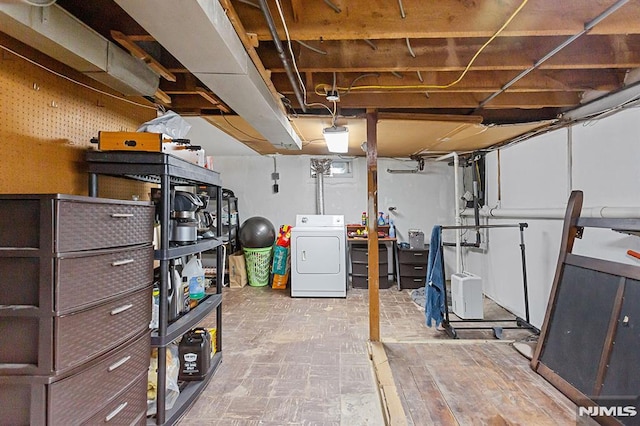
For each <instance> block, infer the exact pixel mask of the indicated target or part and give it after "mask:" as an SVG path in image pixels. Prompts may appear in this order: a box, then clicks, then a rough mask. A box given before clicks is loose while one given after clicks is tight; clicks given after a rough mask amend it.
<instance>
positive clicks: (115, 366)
mask: <svg viewBox="0 0 640 426" xmlns="http://www.w3.org/2000/svg"><path fill="white" fill-rule="evenodd" d="M130 359H131V355H129V356H125V357H124V358H122V359H121V360H119V361H116V362H114V363H113V364H111V365H110V366H109V368H107V371H108V372H109V373H111V372H112V371H113V370H115V369H116V368H118V367H120V366H122V365H123V364H124V363H125V362H127V361H129V360H130Z"/></svg>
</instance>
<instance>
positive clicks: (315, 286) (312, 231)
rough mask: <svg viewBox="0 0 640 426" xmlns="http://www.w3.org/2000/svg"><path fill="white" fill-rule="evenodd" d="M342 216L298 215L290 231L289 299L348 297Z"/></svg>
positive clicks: (344, 231) (344, 234)
mask: <svg viewBox="0 0 640 426" xmlns="http://www.w3.org/2000/svg"><path fill="white" fill-rule="evenodd" d="M346 240H347V233H346V229H345V227H344V216H342V215H297V216H296V226H294V227H293V229H292V230H291V296H292V297H347V272H346V265H347V252H346Z"/></svg>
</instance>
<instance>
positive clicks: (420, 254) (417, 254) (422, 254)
mask: <svg viewBox="0 0 640 426" xmlns="http://www.w3.org/2000/svg"><path fill="white" fill-rule="evenodd" d="M413 255H414V256H424V253H413Z"/></svg>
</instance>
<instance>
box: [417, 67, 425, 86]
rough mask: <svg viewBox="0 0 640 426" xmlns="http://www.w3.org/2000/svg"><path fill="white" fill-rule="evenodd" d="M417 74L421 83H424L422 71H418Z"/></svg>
mask: <svg viewBox="0 0 640 426" xmlns="http://www.w3.org/2000/svg"><path fill="white" fill-rule="evenodd" d="M416 74H418V80H420V83H424V78H422V73H421V72H420V70H418V71H416Z"/></svg>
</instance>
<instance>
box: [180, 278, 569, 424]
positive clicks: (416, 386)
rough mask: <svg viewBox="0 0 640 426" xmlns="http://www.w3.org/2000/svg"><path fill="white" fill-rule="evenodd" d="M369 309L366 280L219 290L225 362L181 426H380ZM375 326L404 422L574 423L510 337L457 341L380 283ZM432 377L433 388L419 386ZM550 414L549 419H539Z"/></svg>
mask: <svg viewBox="0 0 640 426" xmlns="http://www.w3.org/2000/svg"><path fill="white" fill-rule="evenodd" d="M368 314H369V308H368V292H367V290H365V289H350V290H349V291H348V295H347V298H346V299H307V298H291V297H290V296H289V292H288V290H284V291H275V290H271V289H270V288H268V287H263V288H259V287H248V286H247V287H244V288H241V289H236V288H234V289H229V288H225V289H224V291H223V333H222V339H223V342H222V345H223V361H222V364H221V365H220V367H219V368H218V371H217V372H216V374H215V376H214V377H213V378H212V380H211V383H209V385H208V387H207V388H206V390H205V391H204V392H203V394H202V395H201V396H200V397H199V398H198V400H197V401H196V403H195V404H194V405H193V407H192V408H191V409H190V411H189V412H188V413H187V414H186V415H185V416H184V417H183V418H182V419H181V421H180V425H267V426H268V425H343V426H357V425H384V421H383V417H382V414H381V413H382V411H381V406H380V402H379V401H380V400H379V396H378V393H377V390H376V385H375V379H374V373H373V370H372V367H371V363H370V360H369V356H368V351H367V340H368V337H369V331H368ZM207 322H208V323H205V325H206V326H214V325H215V320H214V318H209V319H208V320H207ZM380 329H381V336H382V341H383V342H385V347H386V349H387V354H388V356H389V362H390V365H391V368H392V371H393V373H394V378H395V381H396V385H397V388H398V393H399V396H400V399H401V401H402V404H403V407H404V410H405V414H406V416H407V422H408V424H410V425H416V426H418V425H419V426H423V425H430V424H434V425H436V424H443V425H448V424H460V425H466V424H505V425H511V424H538V423H531V422H530V421H527V419H529V420H531V421H538V420H540V421H541V422H542V423H540V424H557V425H562V424H575V417H574V418H573V422H571V419H572V417H571V416H572V415H573V413H574V411H572V410H575V406H573V405H572V404H571V402H570V401H568V400H567V399H566V398H565V397H564V396H563V395H562V394H560V393H559V392H558V391H556V390H555V388H553V387H552V386H551V385H549V384H548V383H547V382H546V381H544V379H542V378H541V377H540V376H538V375H537V374H536V373H534V372H533V371H531V370H530V369H529V367H528V361H527V360H526V359H525V358H524V357H523V356H521V355H520V354H519V353H517V352H516V351H515V350H514V349H513V348H512V347H511V346H510V345H509V344H508V343H503V342H498V341H495V339H493V336H492V333H491V332H490V331H487V332H485V331H480V332H465V333H471V334H470V336H471V337H479V338H480V339H483V340H473V341H471V340H469V341H468V342H463V341H462V340H463V339H461V340H455V341H454V340H452V339H450V338H449V337H448V336H447V335H446V334H445V333H443V332H441V331H437V330H435V329H433V328H428V327H426V326H425V325H424V312H423V311H421V310H420V309H419V308H418V307H417V306H416V305H415V304H414V303H413V302H412V301H411V298H410V294H409V290H404V291H398V290H397V289H396V288H391V289H385V290H380ZM517 333H519V335H516V334H511V335H509V334H507V333H505V334H506V337H507V338H514V336H522V335H523V331H521V330H519V331H517ZM525 334H528V333H526V332H525ZM461 337H463V336H462V335H461ZM446 359H452V360H455V362H452V363H449V362H447V363H443V360H446ZM514 366H517V373H518V374H517V375H513V376H512V375H511V374H512V373H511V372H513V371H515V370H514ZM513 374H515V373H513ZM512 380H519V381H520V383H521V384H519V385H517V386H515V385H513V383H512ZM482 381H484V382H485V384H486V386H485V385H479V384H478V383H482ZM429 383H431V385H432V387H431V389H432V390H433V391H434V392H437V394H436V395H437V396H436V397H434V394H433V392H428V391H426V390H425V389H426V388H425V387H424V386H426V385H427V384H429ZM465 383H467V385H465ZM471 384H473V386H471ZM529 386H535V389H537V391H536V393H535V394H528V393H527V389H528V388H529ZM466 387H468V389H470V390H472V392H471V393H470V394H469V395H471V396H472V398H465V395H467V394H466V392H467V388H466ZM483 389H486V391H485V390H483ZM514 400H523V401H529V400H535V401H536V406H535V407H533V408H527V407H525V408H526V409H524V412H522V413H520V414H518V415H516V414H515V413H519V412H518V411H517V409H518V407H519V408H520V409H522V408H523V406H518V404H515V405H514V404H512V405H513V406H512V405H505V404H504V402H509V401H511V402H513V401H514ZM470 401H472V402H470ZM522 404H525V403H522ZM536 407H537V408H536ZM540 410H542V411H543V414H540V413H538V412H539V411H540ZM554 416H555V417H554ZM549 418H553V419H555V420H554V421H555V423H545V422H544V421H543V420H545V421H546V420H548V419H549ZM492 419H493V420H495V419H500V421H501V422H499V423H495V422H494V421H493V420H492ZM541 419H543V420H541Z"/></svg>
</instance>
